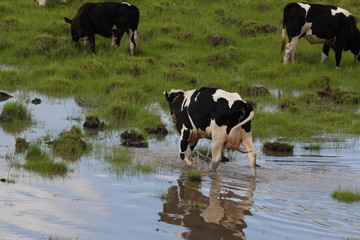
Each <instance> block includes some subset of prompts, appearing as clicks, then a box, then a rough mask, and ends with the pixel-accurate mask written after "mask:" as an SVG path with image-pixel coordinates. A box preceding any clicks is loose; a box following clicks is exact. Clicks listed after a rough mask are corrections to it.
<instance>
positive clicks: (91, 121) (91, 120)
mask: <svg viewBox="0 0 360 240" xmlns="http://www.w3.org/2000/svg"><path fill="white" fill-rule="evenodd" d="M83 126H84V128H91V129H101V128H103V127H104V126H105V123H104V122H101V121H100V120H99V118H98V117H96V116H89V117H86V120H85V122H84V125H83Z"/></svg>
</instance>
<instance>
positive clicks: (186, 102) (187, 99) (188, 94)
mask: <svg viewBox="0 0 360 240" xmlns="http://www.w3.org/2000/svg"><path fill="white" fill-rule="evenodd" d="M194 92H195V90H189V91H186V92H184V101H183V104H182V106H181V111H182V110H183V109H184V108H185V107H189V105H190V102H191V96H192V95H193V94H194Z"/></svg>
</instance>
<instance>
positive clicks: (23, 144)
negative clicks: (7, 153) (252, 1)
mask: <svg viewBox="0 0 360 240" xmlns="http://www.w3.org/2000/svg"><path fill="white" fill-rule="evenodd" d="M28 147H29V143H28V142H27V141H26V140H25V138H16V143H15V152H16V153H23V152H25V150H26V149H27V148H28Z"/></svg>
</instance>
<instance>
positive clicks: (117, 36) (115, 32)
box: [111, 25, 125, 49]
mask: <svg viewBox="0 0 360 240" xmlns="http://www.w3.org/2000/svg"><path fill="white" fill-rule="evenodd" d="M124 33H125V32H124V31H122V30H119V29H118V28H117V27H116V25H114V26H113V27H112V39H111V47H112V48H114V49H115V48H118V47H119V46H120V40H121V38H122V36H123V35H124Z"/></svg>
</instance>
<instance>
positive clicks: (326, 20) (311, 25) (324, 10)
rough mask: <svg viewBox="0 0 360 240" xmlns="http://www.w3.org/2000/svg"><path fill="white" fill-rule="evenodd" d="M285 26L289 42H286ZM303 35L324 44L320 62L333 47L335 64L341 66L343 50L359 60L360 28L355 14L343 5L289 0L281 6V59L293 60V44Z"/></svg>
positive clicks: (314, 42) (316, 42)
mask: <svg viewBox="0 0 360 240" xmlns="http://www.w3.org/2000/svg"><path fill="white" fill-rule="evenodd" d="M285 30H286V31H287V35H288V37H289V43H288V44H286V42H285ZM302 37H304V38H305V39H307V40H308V41H309V42H310V43H313V44H323V51H322V57H321V63H323V62H324V61H325V59H326V58H327V57H328V55H329V51H330V48H332V49H333V50H334V51H335V59H336V67H337V68H339V67H340V61H341V55H342V52H343V51H347V50H350V51H351V52H352V54H354V58H355V61H356V60H360V32H359V30H358V28H357V26H356V21H355V18H354V17H353V16H352V15H351V14H350V13H349V12H348V11H347V10H345V9H342V8H339V7H335V6H329V5H320V4H307V3H289V4H288V5H286V7H285V8H284V16H283V30H282V35H281V43H282V47H281V49H282V51H284V50H285V55H284V59H283V63H284V64H286V63H288V62H289V61H291V62H294V57H295V50H296V45H297V43H298V41H299V39H300V38H302Z"/></svg>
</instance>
